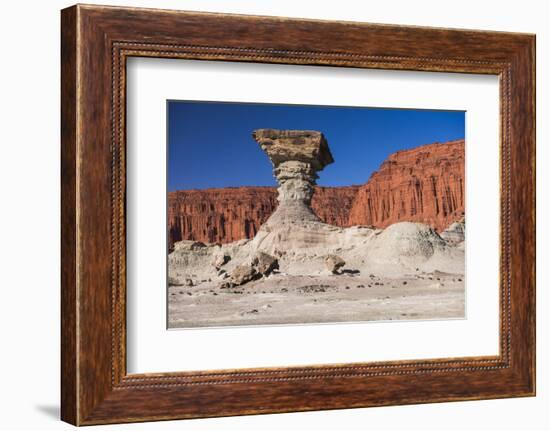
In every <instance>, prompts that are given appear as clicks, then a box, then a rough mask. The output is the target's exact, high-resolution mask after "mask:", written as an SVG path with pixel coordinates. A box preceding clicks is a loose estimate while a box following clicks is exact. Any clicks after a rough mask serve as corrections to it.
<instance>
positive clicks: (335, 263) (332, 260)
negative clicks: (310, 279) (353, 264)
mask: <svg viewBox="0 0 550 431" xmlns="http://www.w3.org/2000/svg"><path fill="white" fill-rule="evenodd" d="M345 264H346V262H345V261H344V259H342V258H341V257H340V256H336V255H335V254H329V255H327V256H326V257H325V266H326V267H327V269H328V270H329V271H330V272H331V273H332V274H338V273H339V270H340V268H342V267H343V266H344V265H345Z"/></svg>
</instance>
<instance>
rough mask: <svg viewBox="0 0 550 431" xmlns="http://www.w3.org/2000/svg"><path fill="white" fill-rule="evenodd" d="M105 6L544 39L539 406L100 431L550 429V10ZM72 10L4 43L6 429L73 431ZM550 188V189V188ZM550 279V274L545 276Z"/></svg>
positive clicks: (474, 406)
mask: <svg viewBox="0 0 550 431" xmlns="http://www.w3.org/2000/svg"><path fill="white" fill-rule="evenodd" d="M101 3H103V4H117V5H131V6H143V7H161V8H171V9H187V10H204V11H217V12H231V13H246V14H258V15H281V16H293V17H306V18H320V19H337V20H355V21H368V22H379V23H390V24H411V25H428V26H439V27H456V28H477V29H486V30H505V31H519V32H531V33H536V34H537V57H538V58H537V76H538V80H537V90H538V95H537V114H538V115H537V116H538V119H539V121H538V125H537V140H538V173H537V177H538V178H537V181H538V205H537V212H538V214H537V218H538V220H539V225H538V239H537V248H538V289H537V290H538V293H537V301H538V306H537V311H538V321H537V325H538V331H537V332H538V346H537V353H538V396H537V397H536V398H524V399H508V400H494V401H476V402H460V403H445V404H434V405H418V406H406V407H385V408H371V409H356V410H341V411H328V412H310V413H293V414H284V415H266V416H248V417H237V418H221V419H206V420H194V421H185V422H181V421H172V422H163V423H153V424H134V425H122V426H116V427H114V426H105V427H98V428H96V429H118V430H122V429H135V430H138V429H140V430H141V429H144V430H153V429H154V430H169V429H178V430H227V429H239V430H257V429H262V430H264V429H265V430H271V429H273V430H276V429H281V428H282V429H284V428H290V429H317V430H332V429H346V430H348V429H349V430H355V429H357V430H358V429H365V428H366V427H368V428H370V429H385V430H394V429H399V428H401V427H406V428H407V429H408V430H422V431H430V430H438V431H439V430H441V429H445V430H448V431H452V430H468V429H477V428H481V427H490V428H491V429H498V430H502V431H505V430H517V429H523V428H527V429H531V430H543V429H547V427H548V423H550V413H549V409H548V406H549V405H550V370H549V369H550V365H549V363H550V347H549V346H550V343H549V342H548V338H549V334H550V332H549V331H550V330H549V329H548V328H549V327H550V319H549V317H548V310H549V309H550V295H548V294H547V293H546V292H545V284H546V285H547V284H548V283H549V277H550V272H549V271H548V270H547V269H546V268H545V267H544V262H545V261H548V259H549V257H550V256H549V253H550V250H549V247H548V244H550V229H548V227H547V225H545V224H544V222H543V220H544V219H545V218H546V219H547V218H548V217H550V199H549V197H548V191H547V187H548V186H550V170H548V169H546V172H544V171H543V167H546V166H548V165H549V164H550V151H549V149H548V147H547V146H546V145H545V143H547V140H548V134H549V133H550V127H549V126H548V122H547V121H545V119H547V118H548V117H549V116H550V100H549V97H550V92H549V85H550V78H549V76H550V67H549V66H550V65H549V54H548V53H549V52H550V27H548V18H550V13H548V11H547V10H546V4H545V3H546V2H543V1H537V0H522V1H517V0H516V1H505V0H495V1H486V2H480V1H478V0H462V1H461V2H453V3H445V2H441V1H435V0H434V1H430V0H425V1H424V0H416V1H407V0H393V1H392V0H388V1H385V2H360V1H357V0H339V1H338V2H319V1H315V2H314V1H305V0H302V1H299V0H263V1H260V0H256V1H254V2H253V1H245V0H241V1H239V0H230V1H227V0H225V1H224V0H181V1H175V0H173V1H169V0H159V1H153V0H130V1H123V0H119V1H115V2H111V1H108V0H103V1H101ZM70 4H71V3H70V2H68V1H60V0H49V1H47V2H41V1H36V0H35V1H32V0H31V1H25V2H23V1H19V2H18V1H12V2H4V3H3V4H2V12H1V14H0V32H1V36H2V37H1V40H2V63H1V67H0V76H1V79H0V103H1V105H0V106H1V112H0V118H1V119H2V121H1V123H0V136H1V143H0V193H1V194H0V202H1V203H2V206H1V209H0V262H1V264H0V290H1V292H2V296H1V297H0V298H1V299H0V320H1V322H0V323H1V325H0V328H1V334H2V351H1V354H0V370H1V378H0V401H1V402H2V414H1V415H0V427H1V428H3V429H9V430H18V429H40V430H54V429H55V430H57V429H69V428H70V426H69V425H67V424H64V423H61V422H59V420H58V419H57V416H58V414H59V413H58V410H59V403H58V399H59V218H60V214H59V89H60V84H59V10H60V9H61V8H63V7H66V6H69V5H70ZM545 186H547V187H545ZM545 269H546V271H545Z"/></svg>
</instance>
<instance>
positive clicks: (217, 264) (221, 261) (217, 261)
mask: <svg viewBox="0 0 550 431" xmlns="http://www.w3.org/2000/svg"><path fill="white" fill-rule="evenodd" d="M230 260H231V257H229V256H228V255H227V254H218V255H217V256H214V261H213V262H212V265H213V266H214V268H216V269H218V270H219V269H220V268H221V267H222V266H224V265H225V264H226V263H227V262H229V261H230Z"/></svg>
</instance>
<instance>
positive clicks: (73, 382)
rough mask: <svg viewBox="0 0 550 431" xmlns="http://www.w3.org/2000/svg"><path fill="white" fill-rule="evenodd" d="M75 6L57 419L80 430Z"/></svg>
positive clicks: (67, 72) (70, 14)
mask: <svg viewBox="0 0 550 431" xmlns="http://www.w3.org/2000/svg"><path fill="white" fill-rule="evenodd" d="M78 30H79V26H78V6H72V7H70V8H66V9H63V10H62V11H61V125H60V126H61V316H62V319H61V370H60V371H61V373H60V374H61V411H60V416H61V420H63V421H65V422H68V423H70V424H72V425H78V424H79V422H80V420H79V405H78V404H79V403H78V398H79V395H78V394H79V390H78V384H79V383H78V381H79V379H78V356H79V354H78V323H77V322H78V293H77V289H78V273H77V271H78V269H77V216H78V208H77V206H78V184H77V177H78V173H77V157H78V155H77V151H78V150H77V147H78V144H77V139H78V131H77V129H78V126H77V123H78V92H79V90H78Z"/></svg>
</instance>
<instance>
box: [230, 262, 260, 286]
mask: <svg viewBox="0 0 550 431" xmlns="http://www.w3.org/2000/svg"><path fill="white" fill-rule="evenodd" d="M261 277H262V274H260V273H259V272H258V271H257V270H256V268H255V267H254V266H253V265H239V266H237V267H235V269H234V270H233V272H232V273H231V283H232V284H233V285H234V286H240V285H241V284H245V283H248V282H249V281H253V280H257V279H259V278H261Z"/></svg>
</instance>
